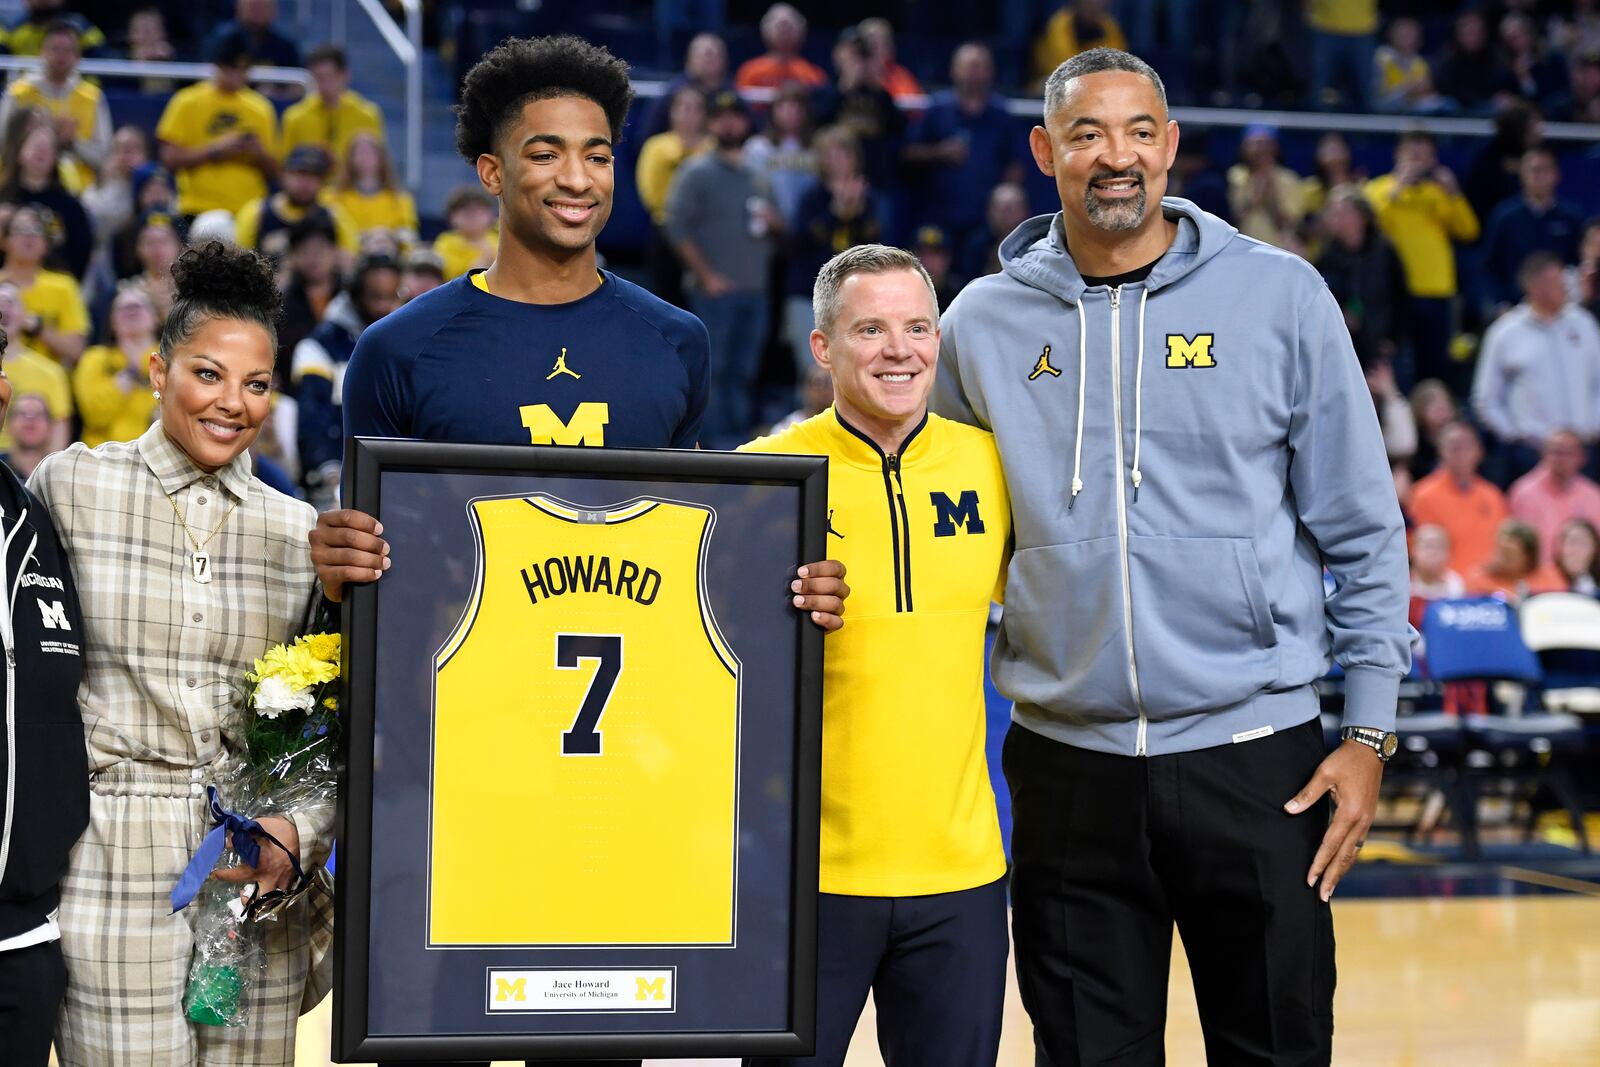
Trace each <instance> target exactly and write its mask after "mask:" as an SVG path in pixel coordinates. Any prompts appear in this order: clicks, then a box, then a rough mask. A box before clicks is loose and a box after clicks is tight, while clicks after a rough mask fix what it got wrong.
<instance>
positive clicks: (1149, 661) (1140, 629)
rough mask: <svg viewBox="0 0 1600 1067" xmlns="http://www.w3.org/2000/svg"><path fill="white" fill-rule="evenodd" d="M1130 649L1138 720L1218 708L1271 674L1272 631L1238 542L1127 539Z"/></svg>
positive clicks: (1257, 574)
mask: <svg viewBox="0 0 1600 1067" xmlns="http://www.w3.org/2000/svg"><path fill="white" fill-rule="evenodd" d="M1128 577H1129V584H1130V586H1131V588H1132V592H1133V649H1134V653H1135V655H1136V657H1137V660H1138V669H1139V691H1140V696H1141V698H1142V699H1143V702H1144V708H1145V712H1146V714H1148V715H1149V716H1150V717H1151V718H1155V719H1166V718H1171V717H1174V716H1176V715H1182V714H1186V713H1193V712H1200V711H1209V710H1211V709H1214V708H1225V707H1229V706H1231V705H1233V704H1237V703H1238V702H1239V701H1241V700H1243V699H1245V698H1246V697H1248V696H1250V695H1251V694H1252V693H1255V692H1257V691H1259V690H1261V689H1264V688H1266V687H1267V686H1268V685H1270V684H1271V683H1272V682H1273V680H1274V679H1275V678H1276V677H1277V676H1278V635H1277V630H1276V628H1275V627H1274V625H1273V621H1272V612H1271V609H1270V607H1269V604H1268V600H1267V594H1266V589H1265V586H1264V585H1263V583H1262V580H1261V567H1260V565H1259V564H1258V563H1257V561H1256V552H1255V546H1254V545H1253V544H1252V543H1251V541H1250V539H1249V538H1247V537H1131V538H1129V541H1128Z"/></svg>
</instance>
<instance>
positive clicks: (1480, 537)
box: [1411, 468, 1508, 585]
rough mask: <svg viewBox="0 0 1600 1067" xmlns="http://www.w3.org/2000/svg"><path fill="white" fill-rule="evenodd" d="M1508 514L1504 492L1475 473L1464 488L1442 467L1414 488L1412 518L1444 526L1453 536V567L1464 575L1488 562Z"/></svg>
mask: <svg viewBox="0 0 1600 1067" xmlns="http://www.w3.org/2000/svg"><path fill="white" fill-rule="evenodd" d="M1507 514H1508V512H1507V510H1506V498H1505V496H1504V494H1502V493H1501V492H1500V490H1498V489H1496V488H1495V487H1494V486H1492V485H1490V484H1489V483H1488V482H1487V481H1485V480H1484V479H1482V478H1479V477H1477V476H1476V475H1474V476H1473V479H1472V481H1471V482H1469V483H1468V485H1467V487H1466V488H1465V489H1463V488H1462V487H1461V486H1460V485H1458V484H1457V483H1456V480H1455V479H1454V478H1452V477H1451V476H1450V472H1449V471H1447V470H1444V469H1443V468H1441V469H1439V470H1436V471H1434V472H1433V473H1432V474H1430V475H1428V476H1427V477H1426V478H1424V479H1422V480H1421V481H1419V482H1418V483H1417V485H1416V488H1415V489H1413V490H1412V491H1411V519H1412V521H1413V522H1414V523H1415V524H1416V525H1418V526H1426V525H1428V524H1429V523H1437V524H1438V525H1440V526H1443V527H1444V528H1445V531H1446V532H1447V533H1448V534H1449V535H1450V569H1451V570H1453V571H1455V572H1456V573H1458V574H1460V575H1462V576H1463V577H1466V575H1467V572H1468V571H1469V570H1472V569H1473V568H1475V567H1477V566H1478V565H1479V564H1482V563H1487V562H1488V561H1489V555H1490V553H1492V552H1493V551H1494V540H1495V536H1496V534H1497V533H1499V530H1500V524H1501V523H1502V522H1505V521H1506V516H1507ZM1468 584H1469V585H1470V584H1471V579H1470V578H1469V579H1468Z"/></svg>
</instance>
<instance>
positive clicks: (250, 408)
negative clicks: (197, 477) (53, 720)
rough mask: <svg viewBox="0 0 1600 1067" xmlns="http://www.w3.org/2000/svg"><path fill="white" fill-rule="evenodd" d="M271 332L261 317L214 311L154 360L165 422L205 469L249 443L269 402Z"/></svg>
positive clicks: (153, 382) (175, 439) (223, 462)
mask: <svg viewBox="0 0 1600 1067" xmlns="http://www.w3.org/2000/svg"><path fill="white" fill-rule="evenodd" d="M273 351H274V350H273V342H272V337H271V336H270V335H269V334H268V333H267V331H266V330H264V329H262V328H261V326H259V325H258V324H256V323H253V322H244V321H242V320H239V319H223V318H212V319H207V320H206V321H205V322H203V323H201V324H200V325H199V326H198V327H197V328H196V329H195V330H194V331H193V332H192V333H190V335H189V336H188V338H186V339H185V340H184V341H183V342H182V343H181V344H178V345H175V346H173V349H172V351H170V352H167V353H164V355H165V358H164V359H155V360H152V361H151V364H150V384H151V385H152V386H154V387H155V390H156V391H157V392H158V393H160V394H161V426H162V428H163V429H164V430H166V432H167V436H168V437H170V438H171V439H172V442H173V443H174V444H176V445H177V446H178V447H179V448H181V449H183V451H184V452H185V453H186V454H187V455H188V456H189V458H190V459H192V460H194V462H195V466H197V467H199V468H200V469H201V470H205V471H214V470H216V469H217V468H219V467H223V466H226V465H227V464H228V463H230V462H232V461H233V459H234V458H235V457H236V456H238V455H239V454H240V453H242V452H243V451H244V450H245V449H247V448H249V447H250V446H251V445H252V444H253V443H254V442H255V439H256V437H257V435H258V434H260V433H261V424H262V423H263V422H265V421H266V419H267V415H268V412H269V411H270V409H271V406H272V358H273Z"/></svg>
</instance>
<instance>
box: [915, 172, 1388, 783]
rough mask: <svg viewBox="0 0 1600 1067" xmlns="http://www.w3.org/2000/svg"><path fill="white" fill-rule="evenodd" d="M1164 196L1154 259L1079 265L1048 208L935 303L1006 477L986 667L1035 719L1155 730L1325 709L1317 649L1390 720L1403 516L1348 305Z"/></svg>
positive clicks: (1020, 715)
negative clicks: (1137, 276) (1111, 280)
mask: <svg viewBox="0 0 1600 1067" xmlns="http://www.w3.org/2000/svg"><path fill="white" fill-rule="evenodd" d="M1162 209H1163V210H1164V211H1165V212H1166V215H1167V217H1168V218H1169V219H1174V220H1176V221H1177V223H1178V234H1177V238H1176V240H1175V241H1174V242H1173V244H1172V247H1171V248H1170V249H1169V250H1168V251H1167V253H1166V255H1165V256H1163V257H1162V258H1161V260H1160V261H1159V262H1158V263H1157V264H1156V265H1155V268H1154V269H1153V270H1152V271H1151V272H1150V275H1149V277H1148V278H1147V279H1146V280H1145V281H1144V282H1142V283H1131V284H1127V285H1123V286H1120V287H1118V288H1115V289H1112V288H1108V287H1106V286H1103V285H1101V286H1094V287H1089V286H1086V285H1085V283H1084V280H1083V277H1082V276H1081V275H1080V274H1079V273H1078V269H1077V267H1076V266H1075V265H1074V264H1073V262H1072V259H1071V257H1070V255H1069V254H1068V252H1067V248H1066V236H1065V231H1064V230H1063V228H1062V223H1061V218H1060V216H1059V215H1054V216H1041V217H1039V218H1034V219H1029V220H1028V221H1027V222H1025V223H1023V224H1022V225H1021V226H1019V227H1018V228H1017V230H1016V231H1015V232H1014V233H1012V234H1011V236H1010V237H1008V238H1006V240H1005V241H1003V242H1002V243H1001V246H1000V260H1001V263H1002V264H1003V266H1004V271H1003V272H1002V273H1001V274H997V275H991V276H989V277H986V278H980V279H978V280H977V281H975V282H973V283H972V284H971V285H969V286H967V288H966V289H965V290H963V291H962V293H961V295H960V296H958V297H957V298H956V299H955V300H954V301H953V302H952V303H951V306H950V308H949V310H948V312H947V313H946V314H945V316H944V317H943V319H942V321H941V323H940V325H941V327H942V328H943V342H942V345H941V347H940V353H939V362H940V368H939V373H938V377H937V380H936V382H935V385H934V403H933V406H934V409H935V410H936V411H938V412H939V413H940V414H943V415H945V416H947V417H949V418H953V419H957V420H960V421H962V422H968V423H973V424H975V425H978V426H981V427H983V428H985V429H989V430H992V431H993V432H994V434H995V439H996V441H997V443H998V445H999V447H1000V455H1001V459H1002V460H1003V462H1004V465H1005V472H1006V478H1007V481H1008V482H1009V483H1010V487H1011V501H1012V510H1013V516H1014V529H1015V536H1016V553H1015V555H1014V556H1013V558H1012V561H1011V568H1010V571H1009V573H1008V575H1007V580H1006V605H1005V615H1004V621H1003V623H1002V626H1001V633H1000V637H999V640H998V641H997V642H996V644H995V650H994V660H993V672H994V679H995V683H996V685H997V686H998V687H999V689H1000V691H1001V692H1002V693H1004V694H1005V695H1006V696H1007V697H1009V698H1011V699H1012V700H1013V701H1015V702H1016V709H1015V712H1014V716H1015V719H1016V721H1017V722H1019V723H1021V724H1022V725H1023V726H1026V727H1028V728H1030V729H1033V730H1036V731H1038V732H1039V733H1041V734H1044V735H1046V736H1048V737H1052V738H1054V739H1056V740H1059V741H1063V742H1066V743H1069V744H1073V745H1077V746H1079V747H1082V748H1089V749H1095V750H1098V751H1102V752H1115V753H1122V754H1125V755H1160V754H1163V753H1169V752H1184V751H1190V750H1193V749H1200V748H1208V747H1211V746H1213V745H1220V744H1227V743H1229V742H1230V741H1231V742H1238V741H1244V740H1249V739H1251V738H1254V737H1262V736H1266V735H1267V734H1270V733H1272V732H1273V731H1274V730H1283V729H1287V728H1288V727H1291V726H1296V725H1299V724H1300V723H1303V722H1306V721H1308V720H1310V719H1312V718H1315V717H1316V715H1317V711H1318V705H1317V697H1316V694H1315V692H1314V690H1313V689H1312V688H1311V685H1310V683H1311V682H1312V681H1313V680H1314V679H1316V678H1318V677H1321V676H1322V675H1323V674H1324V673H1326V671H1327V669H1328V664H1329V658H1330V654H1331V656H1332V658H1333V659H1335V660H1337V661H1338V663H1339V664H1340V666H1341V667H1342V668H1343V669H1344V672H1345V691H1346V711H1345V719H1344V721H1345V724H1346V725H1350V726H1370V727H1376V728H1378V729H1383V730H1391V729H1393V728H1394V717H1395V699H1396V694H1397V691H1398V687H1399V682H1400V678H1401V677H1402V676H1403V675H1404V674H1405V673H1406V672H1407V670H1408V669H1409V666H1410V656H1411V642H1412V640H1413V638H1414V636H1415V634H1414V631H1412V629H1411V627H1410V626H1409V625H1408V624H1407V622H1406V608H1407V598H1408V580H1407V568H1406V544H1405V530H1404V525H1403V523H1402V520H1401V517H1400V508H1399V505H1398V503H1397V502H1396V500H1395V495H1394V489H1393V483H1392V481H1391V479H1390V475H1389V466H1388V462H1387V460H1386V458H1385V455H1384V449H1383V440H1382V437H1381V435H1380V433H1379V430H1378V421H1377V416H1376V413H1375V412H1374V409H1373V403H1372V400H1371V397H1370V395H1369V394H1368V391H1367V387H1366V384H1365V382H1364V380H1363V377H1362V373H1361V368H1360V366H1359V364H1358V363H1357V361H1356V357H1355V351H1354V349H1353V348H1352V346H1351V343H1350V335H1349V332H1348V331H1347V330H1346V328H1345V325H1344V319H1343V316H1342V315H1341V313H1340V310H1339V307H1338V305H1337V304H1336V303H1335V302H1334V299H1333V297H1332V295H1331V294H1330V293H1329V292H1328V289H1327V286H1326V285H1325V284H1324V283H1323V281H1322V278H1321V277H1320V276H1319V275H1318V274H1317V272H1316V271H1315V270H1313V269H1312V268H1311V267H1310V266H1309V265H1308V264H1307V263H1306V262H1305V261H1303V260H1301V259H1299V258H1298V257H1296V256H1293V255H1290V254H1289V253H1287V252H1283V251H1281V250H1279V249H1276V248H1273V247H1271V246H1270V245H1266V244H1263V243H1262V242H1260V241H1256V240H1253V239H1251V238H1248V237H1244V236H1242V235H1241V234H1239V232H1238V231H1237V230H1235V229H1234V228H1233V227H1232V226H1229V225H1228V224H1227V223H1225V222H1223V221H1222V220H1221V219H1219V218H1217V217H1216V216H1214V215H1208V214H1206V213H1205V212H1203V211H1201V210H1200V209H1199V208H1197V207H1196V206H1195V205H1193V204H1191V203H1189V202H1188V201H1186V200H1178V199H1166V200H1163V201H1162ZM1324 567H1326V568H1327V570H1328V572H1329V573H1330V574H1331V575H1332V577H1333V582H1334V591H1333V592H1332V593H1331V594H1328V595H1327V596H1326V598H1325V597H1324V587H1323V568H1324Z"/></svg>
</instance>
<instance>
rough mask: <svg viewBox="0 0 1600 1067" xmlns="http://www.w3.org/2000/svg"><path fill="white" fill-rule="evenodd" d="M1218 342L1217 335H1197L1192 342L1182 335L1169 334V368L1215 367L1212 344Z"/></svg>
mask: <svg viewBox="0 0 1600 1067" xmlns="http://www.w3.org/2000/svg"><path fill="white" fill-rule="evenodd" d="M1214 340H1216V334H1211V333H1197V334H1195V335H1194V339H1193V340H1191V339H1189V338H1188V337H1185V336H1184V335H1183V334H1181V333H1169V334H1167V366H1169V367H1173V368H1176V369H1181V368H1184V367H1215V366H1216V365H1217V360H1216V357H1214V356H1213V355H1212V354H1211V342H1212V341H1214Z"/></svg>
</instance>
